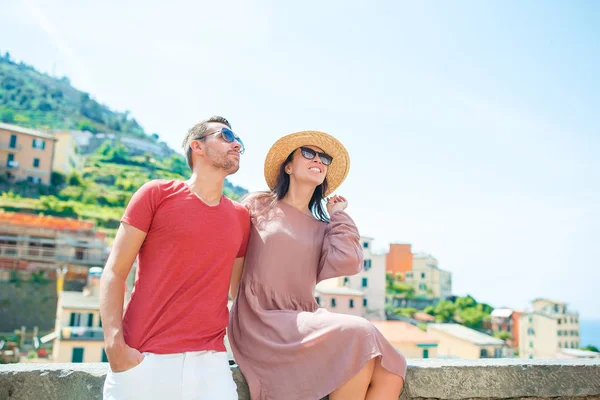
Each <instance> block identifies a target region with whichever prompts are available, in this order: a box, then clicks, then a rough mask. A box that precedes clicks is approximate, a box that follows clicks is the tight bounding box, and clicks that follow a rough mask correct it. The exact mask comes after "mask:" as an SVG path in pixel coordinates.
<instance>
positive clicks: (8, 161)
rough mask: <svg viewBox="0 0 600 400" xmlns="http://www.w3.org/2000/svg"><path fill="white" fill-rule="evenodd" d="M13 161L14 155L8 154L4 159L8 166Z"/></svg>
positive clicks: (11, 164) (10, 165)
mask: <svg viewBox="0 0 600 400" xmlns="http://www.w3.org/2000/svg"><path fill="white" fill-rule="evenodd" d="M14 162H15V155H14V154H9V155H8V158H7V159H6V166H7V167H9V168H10V167H12V166H13V165H14Z"/></svg>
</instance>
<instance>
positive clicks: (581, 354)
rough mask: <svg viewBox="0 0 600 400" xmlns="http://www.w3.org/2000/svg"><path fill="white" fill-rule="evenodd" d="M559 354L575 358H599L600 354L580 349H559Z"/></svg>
mask: <svg viewBox="0 0 600 400" xmlns="http://www.w3.org/2000/svg"><path fill="white" fill-rule="evenodd" d="M559 353H563V354H566V355H568V356H571V357H577V358H600V353H596V352H595V351H588V350H580V349H560V350H559Z"/></svg>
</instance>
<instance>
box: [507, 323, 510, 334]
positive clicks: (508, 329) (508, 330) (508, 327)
mask: <svg viewBox="0 0 600 400" xmlns="http://www.w3.org/2000/svg"><path fill="white" fill-rule="evenodd" d="M506 332H508V333H510V325H507V326H506Z"/></svg>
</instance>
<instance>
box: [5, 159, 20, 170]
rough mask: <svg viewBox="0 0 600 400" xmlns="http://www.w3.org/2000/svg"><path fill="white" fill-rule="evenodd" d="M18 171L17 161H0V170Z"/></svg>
mask: <svg viewBox="0 0 600 400" xmlns="http://www.w3.org/2000/svg"><path fill="white" fill-rule="evenodd" d="M18 169H19V162H18V161H10V162H9V161H6V160H2V159H0V170H4V171H17V170H18Z"/></svg>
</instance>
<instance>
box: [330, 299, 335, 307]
mask: <svg viewBox="0 0 600 400" xmlns="http://www.w3.org/2000/svg"><path fill="white" fill-rule="evenodd" d="M331 307H335V298H332V299H331Z"/></svg>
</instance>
